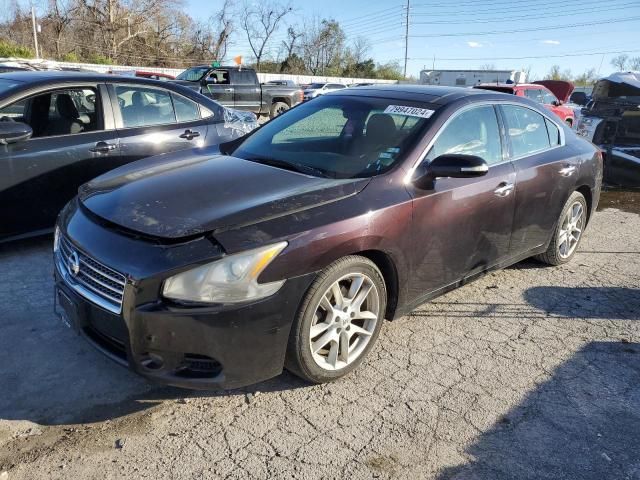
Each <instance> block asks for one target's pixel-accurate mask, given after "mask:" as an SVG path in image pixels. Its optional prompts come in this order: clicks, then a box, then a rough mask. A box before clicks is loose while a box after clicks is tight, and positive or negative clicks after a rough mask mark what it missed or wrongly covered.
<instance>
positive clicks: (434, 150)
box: [426, 105, 502, 165]
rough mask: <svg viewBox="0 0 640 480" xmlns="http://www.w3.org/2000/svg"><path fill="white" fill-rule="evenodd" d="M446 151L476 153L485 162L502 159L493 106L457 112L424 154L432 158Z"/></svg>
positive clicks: (491, 163) (429, 158) (494, 162)
mask: <svg viewBox="0 0 640 480" xmlns="http://www.w3.org/2000/svg"><path fill="white" fill-rule="evenodd" d="M447 153H458V154H465V155H477V156H478V157H481V158H483V159H484V160H485V161H486V162H487V164H489V165H494V164H496V163H500V162H502V143H501V140H500V130H499V128H498V119H497V117H496V112H495V109H494V108H493V107H492V106H491V105H485V106H481V107H475V108H472V109H469V110H466V111H464V112H462V113H461V114H459V115H457V116H456V117H455V118H454V119H453V120H451V122H450V123H449V124H447V125H446V126H445V127H444V130H442V132H441V133H440V135H438V138H437V139H436V141H435V143H434V144H433V146H432V147H431V150H429V153H428V154H427V157H426V158H427V159H428V160H433V159H435V158H436V157H439V156H440V155H444V154H447Z"/></svg>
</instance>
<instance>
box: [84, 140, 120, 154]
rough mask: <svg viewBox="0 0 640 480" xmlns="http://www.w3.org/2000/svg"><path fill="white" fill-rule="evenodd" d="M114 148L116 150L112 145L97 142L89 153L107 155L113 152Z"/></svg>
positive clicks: (115, 146)
mask: <svg viewBox="0 0 640 480" xmlns="http://www.w3.org/2000/svg"><path fill="white" fill-rule="evenodd" d="M116 148H118V146H117V145H114V144H113V143H107V142H98V143H96V146H95V147H93V148H91V149H89V151H90V152H93V153H109V152H110V151H111V150H115V149H116Z"/></svg>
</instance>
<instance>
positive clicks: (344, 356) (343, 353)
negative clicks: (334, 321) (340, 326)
mask: <svg viewBox="0 0 640 480" xmlns="http://www.w3.org/2000/svg"><path fill="white" fill-rule="evenodd" d="M339 347H340V348H339V350H338V352H339V357H340V360H342V361H343V362H344V363H349V335H348V334H347V332H342V333H341V334H340V344H339Z"/></svg>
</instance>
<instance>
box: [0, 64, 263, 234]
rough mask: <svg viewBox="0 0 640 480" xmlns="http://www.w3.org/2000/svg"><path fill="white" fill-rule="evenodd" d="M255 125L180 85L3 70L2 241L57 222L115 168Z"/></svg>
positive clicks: (223, 138) (247, 115)
mask: <svg viewBox="0 0 640 480" xmlns="http://www.w3.org/2000/svg"><path fill="white" fill-rule="evenodd" d="M256 126H257V121H256V118H255V115H253V114H251V113H247V112H238V111H233V110H229V109H226V108H224V107H222V106H221V105H219V104H217V103H216V102H214V101H213V100H211V99H208V98H206V97H203V96H202V95H199V94H197V93H196V92H194V91H192V90H189V89H187V88H184V87H181V86H179V85H171V84H162V85H161V84H159V83H158V82H156V81H152V80H144V79H140V78H134V77H132V78H125V77H118V76H114V75H98V74H82V73H70V72H15V73H4V74H2V75H1V77H0V144H1V145H2V146H1V147H0V241H5V240H10V239H15V238H20V237H24V236H30V235H36V234H39V233H45V232H47V231H49V232H50V231H51V230H52V229H53V225H54V223H55V219H56V215H57V214H58V212H59V211H60V209H61V208H62V207H63V206H64V205H65V204H66V203H67V202H68V201H69V200H70V199H71V198H73V197H74V196H75V195H76V192H77V189H78V186H79V185H81V184H82V183H84V182H86V181H88V180H90V179H91V178H93V177H96V176H98V175H100V174H102V173H104V172H106V171H108V170H111V169H112V168H115V167H117V166H120V165H123V164H125V163H129V162H132V161H134V160H138V159H140V158H144V157H148V156H150V155H156V154H159V153H165V152H172V151H175V150H182V149H191V148H194V147H203V146H208V145H216V144H218V143H220V142H222V141H228V140H230V139H232V138H236V137H238V136H240V135H244V134H245V133H246V132H248V131H249V130H251V129H253V128H255V127H256Z"/></svg>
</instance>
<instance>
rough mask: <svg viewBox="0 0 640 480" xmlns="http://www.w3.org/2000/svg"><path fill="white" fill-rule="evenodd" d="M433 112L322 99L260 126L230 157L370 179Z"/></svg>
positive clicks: (395, 103) (407, 105)
mask: <svg viewBox="0 0 640 480" xmlns="http://www.w3.org/2000/svg"><path fill="white" fill-rule="evenodd" d="M432 113H433V111H432V110H430V109H429V106H428V105H425V104H423V103H419V102H412V101H404V100H393V99H386V98H371V97H360V96H347V95H344V96H342V95H340V96H336V95H329V96H321V97H319V98H317V99H315V100H314V101H313V102H309V103H304V104H301V105H300V106H298V107H296V108H295V109H292V110H291V111H289V112H287V113H286V114H283V115H281V116H278V117H276V118H274V119H273V120H271V121H270V122H269V123H267V124H265V125H264V126H263V127H262V128H261V129H259V130H257V131H256V132H255V133H253V134H252V135H250V136H249V137H248V138H247V139H246V140H244V141H243V142H242V143H240V144H239V145H238V146H237V147H236V149H235V151H233V155H234V156H236V157H240V158H244V159H246V160H253V161H256V162H261V163H268V164H271V165H274V166H278V167H282V168H287V166H288V167H289V169H291V170H297V171H301V172H303V173H309V174H311V175H315V176H325V177H331V178H362V177H372V176H374V175H377V174H379V173H383V172H385V171H387V170H389V169H391V168H392V167H393V166H394V165H395V164H397V163H398V162H400V161H401V160H402V158H403V157H404V155H405V154H406V152H407V151H408V150H410V149H411V147H412V146H413V145H414V144H415V142H416V141H417V140H418V139H419V138H420V137H421V135H422V133H423V132H424V130H425V126H426V125H427V123H428V122H429V120H428V118H429V117H430V116H431V114H432Z"/></svg>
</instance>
